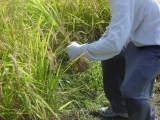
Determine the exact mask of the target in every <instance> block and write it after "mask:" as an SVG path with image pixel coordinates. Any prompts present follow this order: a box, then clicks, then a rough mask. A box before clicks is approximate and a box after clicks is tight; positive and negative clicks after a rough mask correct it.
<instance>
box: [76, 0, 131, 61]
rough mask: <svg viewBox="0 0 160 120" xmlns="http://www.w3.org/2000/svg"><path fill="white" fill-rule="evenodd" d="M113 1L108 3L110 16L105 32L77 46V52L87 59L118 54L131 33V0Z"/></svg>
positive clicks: (97, 58)
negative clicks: (91, 41)
mask: <svg viewBox="0 0 160 120" xmlns="http://www.w3.org/2000/svg"><path fill="white" fill-rule="evenodd" d="M113 1H114V2H113ZM113 1H112V3H111V4H110V7H111V12H112V18H111V21H110V25H109V27H108V28H107V30H106V31H105V33H104V34H103V35H102V37H101V38H100V39H99V40H98V41H95V42H93V43H91V44H84V45H83V46H82V47H81V48H78V53H79V54H82V53H83V56H84V57H86V58H87V59H89V60H106V59H109V58H112V57H114V56H115V55H117V54H119V53H120V51H121V50H122V48H123V46H124V45H125V43H126V42H127V41H128V38H129V36H130V34H131V33H130V32H131V29H132V24H133V14H134V13H133V5H132V3H130V1H132V0H124V1H123V2H122V1H121V0H113ZM107 34H108V35H107Z"/></svg>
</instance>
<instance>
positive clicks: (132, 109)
mask: <svg viewBox="0 0 160 120" xmlns="http://www.w3.org/2000/svg"><path fill="white" fill-rule="evenodd" d="M108 2H109V5H110V9H111V13H112V18H111V21H110V24H109V26H108V28H107V29H106V31H105V32H104V34H103V35H102V37H101V38H100V39H99V40H97V41H95V42H92V43H84V44H78V43H77V42H72V43H71V44H70V45H69V46H67V50H66V52H67V54H68V55H69V56H70V58H72V59H75V58H77V57H78V56H80V55H83V56H84V57H85V58H87V59H89V60H99V61H102V70H103V81H104V90H105V94H106V97H107V98H108V100H109V101H110V102H111V107H108V108H101V109H99V113H100V114H101V115H104V116H108V117H109V116H122V117H129V119H130V120H158V117H157V116H156V115H155V110H154V108H153V107H152V105H151V103H150V102H149V99H150V97H151V93H152V89H153V83H154V79H155V77H156V76H157V75H158V73H160V5H159V3H158V1H156V0H123V1H121V0H108ZM116 76H118V77H116Z"/></svg>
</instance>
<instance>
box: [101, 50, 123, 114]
mask: <svg viewBox="0 0 160 120" xmlns="http://www.w3.org/2000/svg"><path fill="white" fill-rule="evenodd" d="M101 63H102V71H103V85H104V92H105V95H106V97H107V99H108V100H109V101H110V103H111V106H112V108H113V110H114V111H116V112H126V107H125V105H124V100H123V98H122V93H121V86H122V83H123V80H124V74H125V58H124V55H123V52H121V53H120V54H119V55H117V56H115V57H114V58H112V59H109V60H105V61H102V62H101Z"/></svg>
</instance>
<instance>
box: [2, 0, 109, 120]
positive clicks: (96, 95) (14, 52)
mask: <svg viewBox="0 0 160 120" xmlns="http://www.w3.org/2000/svg"><path fill="white" fill-rule="evenodd" d="M109 20H110V12H109V8H108V4H107V2H106V1H105V0H92V1H88V2H87V1H85V0H75V1H72V0H3V1H0V34H1V35H0V51H1V52H0V119H1V120H28V119H32V120H39V119H41V120H42V119H43V120H56V119H57V120H58V119H65V120H66V119H67V118H70V116H73V117H71V118H73V119H74V118H75V117H76V118H77V117H78V118H79V119H90V117H91V116H90V115H89V111H90V110H92V109H93V108H94V109H97V108H98V107H100V106H103V105H107V104H108V101H107V100H106V99H105V97H104V94H103V88H102V77H101V68H100V62H96V61H92V62H90V61H89V64H90V69H89V70H87V71H86V72H84V73H78V72H77V71H75V70H74V69H72V68H73V67H72V65H73V64H74V62H75V61H71V60H69V58H68V56H67V55H66V53H65V48H66V46H67V44H68V42H67V41H68V39H70V40H71V41H77V42H79V43H84V42H91V41H94V40H97V39H98V38H99V37H100V36H101V34H102V33H103V31H104V30H105V27H106V26H107V25H108V23H109ZM80 113H81V116H79V114H80ZM71 118H70V119H71ZM91 119H92V118H91Z"/></svg>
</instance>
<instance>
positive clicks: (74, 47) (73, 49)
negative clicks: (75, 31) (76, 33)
mask: <svg viewBox="0 0 160 120" xmlns="http://www.w3.org/2000/svg"><path fill="white" fill-rule="evenodd" d="M82 46H83V45H79V44H78V43H76V42H71V44H70V45H68V46H67V50H66V52H67V54H68V56H69V57H70V58H71V59H75V58H77V57H78V56H80V55H81V54H79V53H78V49H79V48H80V47H82Z"/></svg>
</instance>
